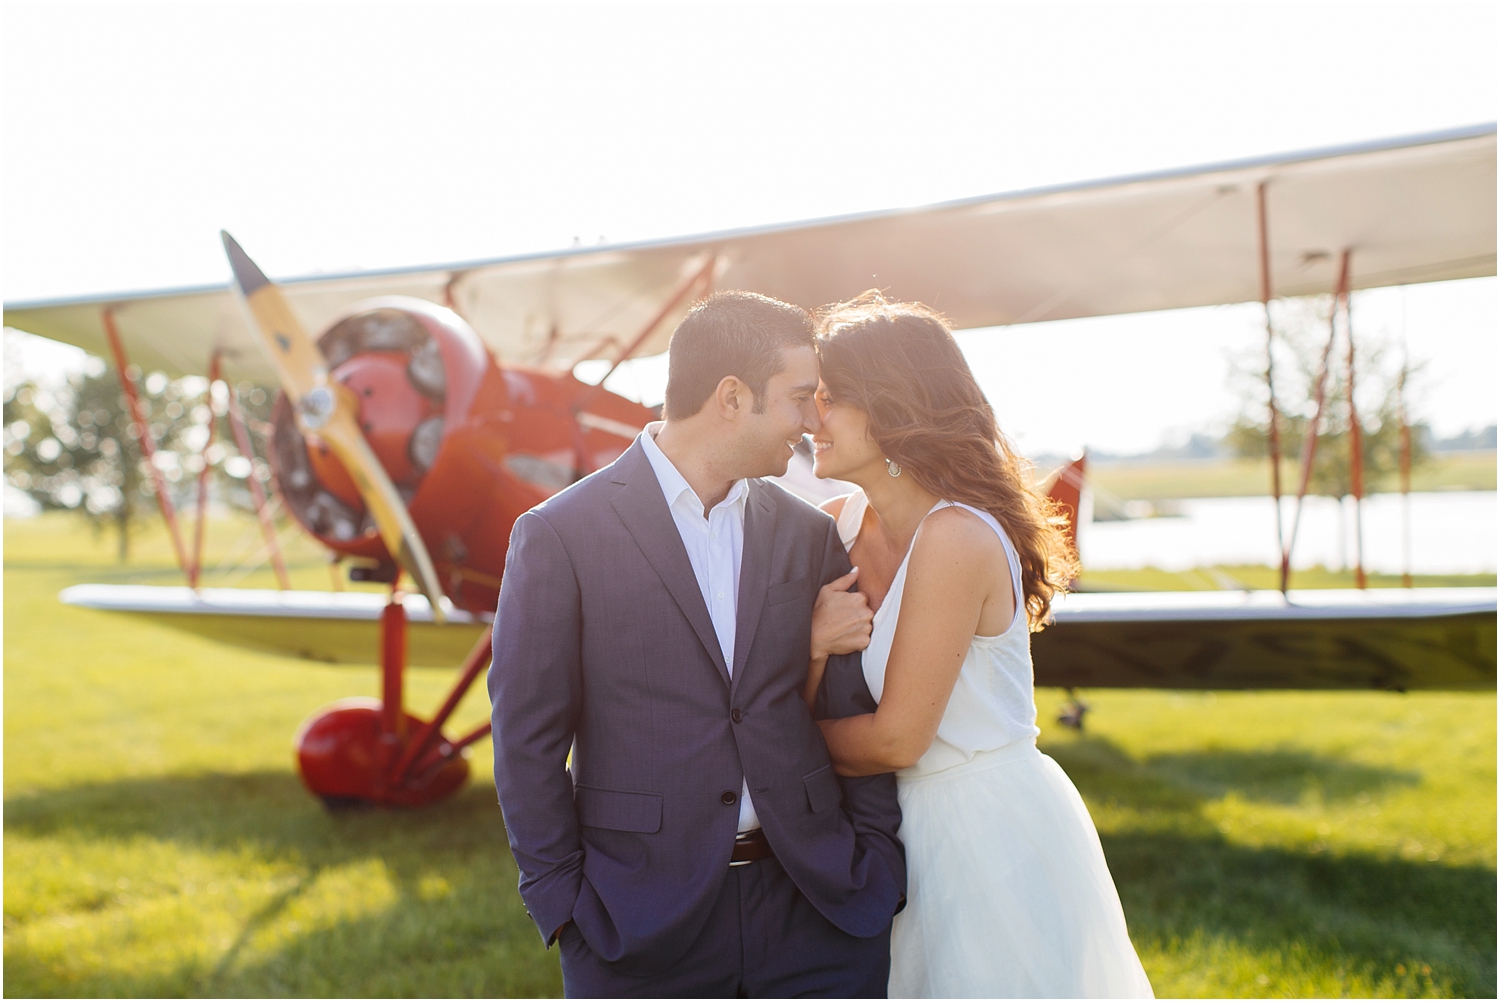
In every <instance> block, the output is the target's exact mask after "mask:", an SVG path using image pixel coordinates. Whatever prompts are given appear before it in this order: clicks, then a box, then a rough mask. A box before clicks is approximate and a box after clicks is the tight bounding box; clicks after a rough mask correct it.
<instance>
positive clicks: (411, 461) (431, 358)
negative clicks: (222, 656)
mask: <svg viewBox="0 0 1500 1002" xmlns="http://www.w3.org/2000/svg"><path fill="white" fill-rule="evenodd" d="M318 347H319V349H320V350H321V351H322V352H323V355H324V357H325V358H326V359H327V360H328V364H329V366H330V372H329V377H330V379H331V380H333V381H335V382H338V383H342V384H343V385H345V386H347V387H348V388H349V389H350V390H352V391H353V392H354V394H355V396H356V397H357V398H358V400H359V424H360V428H361V430H362V431H363V432H364V435H365V439H366V441H368V442H369V444H370V447H371V449H372V450H373V451H374V453H375V455H376V457H377V458H378V459H379V461H380V463H381V465H382V466H383V467H384V468H385V471H386V473H387V474H388V475H389V476H390V478H391V481H392V483H394V484H395V486H396V489H397V491H398V492H399V493H400V494H401V497H402V499H403V500H404V501H405V502H406V505H407V508H408V510H409V511H410V513H411V517H412V521H413V522H414V523H415V524H416V527H417V531H418V532H419V533H420V534H421V536H422V540H423V542H424V543H426V545H427V549H428V552H429V553H430V554H431V555H432V560H433V564H434V566H435V567H436V569H437V572H438V578H439V580H440V582H441V584H442V586H443V589H444V591H445V592H446V593H447V595H448V597H449V598H451V599H452V600H453V602H454V604H455V605H458V606H459V607H460V608H464V609H468V610H470V611H473V612H488V611H493V609H494V607H495V600H496V596H497V593H498V589H499V586H500V577H501V574H502V573H503V571H504V567H505V553H506V549H507V547H508V545H509V541H510V529H511V526H512V524H514V522H515V520H516V518H517V517H519V516H520V515H521V513H522V512H524V511H526V510H527V509H529V508H531V507H533V506H534V505H537V504H539V503H540V502H542V501H544V500H545V499H546V498H547V497H549V496H550V495H552V494H554V493H556V492H557V491H558V490H561V489H562V488H563V487H566V486H567V485H568V484H569V483H571V482H572V481H573V480H575V479H577V478H578V477H579V476H582V475H584V474H586V473H588V472H591V471H592V470H594V469H597V468H599V467H600V466H603V465H605V464H607V463H608V462H610V461H612V460H613V459H614V458H615V457H616V456H618V455H619V454H620V453H621V452H622V451H624V449H625V448H627V447H628V446H629V444H630V439H631V436H632V434H633V430H634V429H637V428H639V427H641V426H642V425H644V424H645V423H646V422H647V421H650V420H652V419H653V417H654V415H653V414H652V412H651V411H649V410H647V409H646V408H644V407H641V406H640V405H639V404H634V403H631V402H630V401H627V400H624V399H623V398H621V397H618V396H616V395H615V394H612V393H608V392H604V391H599V390H594V389H593V388H592V387H589V386H587V385H586V384H583V383H580V382H579V381H578V380H576V379H575V378H573V376H572V375H571V374H568V373H563V374H555V373H545V372H533V371H528V370H525V369H518V368H512V367H504V368H502V367H501V366H499V365H497V364H496V363H495V361H494V359H493V358H492V357H491V356H490V354H489V352H488V350H487V349H486V348H485V346H484V344H483V342H481V341H480V339H479V336H478V335H477V334H475V333H474V331H473V329H472V328H471V327H470V326H469V325H468V324H467V323H466V322H465V321H464V320H463V318H462V317H460V316H459V315H458V314H456V313H454V312H453V311H452V310H448V309H444V308H443V307H440V306H436V305H434V304H432V303H429V302H427V301H425V300H420V299H413V298H408V297H400V296H392V297H385V298H381V299H372V300H368V301H366V302H363V303H360V304H357V305H356V306H355V307H353V308H352V309H351V310H350V311H349V312H348V313H346V314H345V315H344V316H343V317H342V318H341V319H339V320H338V321H336V322H335V323H334V324H333V325H332V326H330V327H329V328H328V330H327V331H325V332H324V333H323V334H322V335H321V336H320V337H319V338H318ZM580 404H581V405H582V406H579V405H580ZM271 422H272V428H273V430H272V447H271V467H272V470H273V471H274V473H275V475H276V480H277V484H278V487H279V490H280V493H281V496H282V498H283V499H284V501H285V503H286V505H287V507H288V508H289V509H290V510H291V512H292V515H293V517H295V518H296V519H297V521H298V522H299V523H300V524H301V525H302V527H303V528H305V529H306V530H307V531H308V532H309V533H310V534H311V535H313V536H314V537H315V538H317V539H318V541H319V542H321V543H323V544H324V545H325V546H327V547H329V548H330V549H331V550H333V551H335V552H336V553H339V554H344V555H347V556H351V557H359V558H366V559H373V560H376V561H378V562H379V563H380V564H381V565H382V567H383V572H384V573H381V574H379V575H377V576H378V577H381V578H386V577H388V576H389V575H390V574H391V573H392V572H393V570H394V562H393V561H392V560H391V557H390V554H389V553H388V552H387V550H386V547H385V544H384V543H383V542H382V541H381V539H380V536H379V533H378V532H377V531H376V528H375V525H374V523H373V521H372V519H371V518H370V516H369V514H368V513H367V511H366V510H365V506H364V503H363V501H362V500H361V498H360V494H359V491H358V490H357V489H356V487H355V484H354V480H353V477H352V476H351V475H350V473H349V471H348V470H347V469H346V468H345V467H344V465H343V463H342V462H341V461H340V460H339V459H338V457H337V456H336V455H334V453H333V452H332V450H330V449H329V448H328V447H327V446H325V445H324V444H323V443H322V442H320V441H319V440H318V438H317V436H316V435H315V434H313V435H304V434H303V432H302V430H301V428H299V427H298V425H297V422H296V421H295V420H294V418H293V415H292V410H291V406H290V404H289V403H288V402H287V400H286V398H285V397H284V396H281V397H279V398H278V399H277V401H276V403H275V406H274V408H273V410H272V416H271Z"/></svg>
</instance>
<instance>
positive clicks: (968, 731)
mask: <svg viewBox="0 0 1500 1002" xmlns="http://www.w3.org/2000/svg"><path fill="white" fill-rule="evenodd" d="M869 504H870V502H869V499H868V498H866V497H865V493H864V491H861V490H856V491H855V492H854V493H853V494H851V495H850V496H849V498H848V500H846V501H845V502H844V508H843V510H842V511H841V512H839V519H838V528H839V537H840V538H841V539H842V540H843V541H844V548H845V549H848V548H849V547H851V546H853V545H854V540H855V537H856V536H858V535H859V528H860V526H861V525H862V524H863V522H864V517H865V509H866V508H867V507H869ZM947 507H958V508H963V509H965V510H967V511H971V512H973V513H974V514H975V515H978V516H979V517H980V518H981V519H983V520H984V523H985V524H986V525H988V526H989V527H990V528H991V529H994V530H995V532H996V534H997V535H999V537H1000V543H1001V545H1002V546H1004V547H1005V556H1006V559H1007V561H1008V562H1009V565H1010V583H1011V588H1012V589H1014V591H1015V596H1016V614H1015V616H1014V617H1013V618H1012V619H1011V623H1010V626H1009V628H1007V629H1006V631H1005V632H1004V633H1002V634H1000V635H999V636H994V637H980V636H976V637H974V639H973V641H972V642H971V643H970V644H969V651H968V653H967V654H966V655H965V656H964V663H963V666H962V667H961V668H960V669H959V671H958V682H957V683H956V684H955V685H954V687H953V695H952V697H950V698H949V700H948V708H947V710H945V711H944V712H943V719H942V721H941V722H940V723H939V724H938V731H937V737H936V738H934V739H933V742H932V747H931V748H929V749H927V753H926V754H924V755H923V756H922V757H921V758H920V759H919V760H918V761H917V763H916V764H915V765H913V766H911V767H910V768H907V769H903V770H901V771H900V772H898V773H897V774H896V775H897V776H902V777H915V776H925V775H929V774H931V773H934V772H940V771H942V770H943V769H949V768H952V767H953V766H955V765H962V764H964V763H965V762H968V761H969V760H970V759H972V758H973V757H974V756H975V755H977V754H979V753H980V752H986V751H993V750H994V749H996V748H1003V747H1005V746H1006V745H1009V744H1014V743H1016V742H1019V741H1025V742H1030V741H1033V740H1035V739H1036V736H1037V735H1038V734H1040V733H1041V731H1040V730H1039V729H1038V728H1037V726H1036V698H1035V696H1034V694H1033V691H1032V674H1031V631H1030V629H1029V627H1028V623H1027V619H1026V606H1025V596H1024V594H1023V593H1022V591H1021V562H1020V559H1019V558H1018V557H1017V556H1016V548H1015V546H1014V545H1013V544H1012V543H1011V541H1010V537H1009V536H1007V535H1006V534H1005V529H1004V528H1002V527H1001V525H1000V523H999V522H998V521H997V520H996V519H995V516H993V515H991V514H990V513H989V512H987V511H981V510H980V509H978V508H974V507H972V506H970V505H966V504H956V503H955V502H952V501H939V502H938V503H937V504H936V505H934V506H933V508H932V511H937V510H938V509H939V508H947ZM932 511H929V512H928V513H927V514H929V515H931V514H932ZM910 561H911V550H907V552H906V556H905V558H903V559H902V561H901V566H900V567H899V568H898V569H897V570H896V576H895V578H894V579H892V581H891V587H890V591H888V592H887V593H886V596H885V601H884V602H883V603H881V606H880V608H879V609H877V610H876V611H875V622H874V624H873V626H872V628H871V631H870V646H869V647H867V648H865V653H864V671H865V682H866V684H868V685H869V687H870V694H871V695H873V696H874V697H875V701H876V702H879V701H880V697H881V694H882V693H883V692H884V691H885V666H886V661H887V660H888V659H889V658H890V656H891V642H892V641H893V640H894V639H895V637H896V624H897V622H898V621H899V620H900V617H901V595H902V592H903V590H904V589H905V587H906V566H907V564H908V563H909V562H910Z"/></svg>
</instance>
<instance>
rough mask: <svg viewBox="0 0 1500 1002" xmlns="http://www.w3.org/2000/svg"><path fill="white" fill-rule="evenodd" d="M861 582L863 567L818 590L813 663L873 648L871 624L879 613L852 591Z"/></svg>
mask: <svg viewBox="0 0 1500 1002" xmlns="http://www.w3.org/2000/svg"><path fill="white" fill-rule="evenodd" d="M857 580H859V568H858V567H856V568H854V569H853V570H852V571H850V572H849V573H848V574H845V575H844V576H843V577H841V578H839V579H837V580H836V581H830V582H828V583H827V584H826V585H824V586H823V587H822V588H821V589H819V591H818V599H817V601H816V602H814V603H813V614H812V655H811V657H812V660H814V661H819V660H826V659H827V658H828V656H829V655H830V654H853V653H855V652H856V651H862V650H864V649H865V648H866V647H868V646H870V623H871V621H872V620H873V619H874V618H875V614H874V613H872V612H871V611H870V600H869V599H867V598H865V596H863V595H861V594H860V593H859V592H857V591H850V590H849V589H850V588H853V587H854V582H855V581H857Z"/></svg>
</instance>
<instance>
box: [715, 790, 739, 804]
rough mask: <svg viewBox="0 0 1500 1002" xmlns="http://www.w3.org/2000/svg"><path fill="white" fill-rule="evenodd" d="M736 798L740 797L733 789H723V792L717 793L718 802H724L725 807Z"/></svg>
mask: <svg viewBox="0 0 1500 1002" xmlns="http://www.w3.org/2000/svg"><path fill="white" fill-rule="evenodd" d="M738 799H740V798H739V794H737V793H735V792H734V791H733V790H725V791H724V792H723V793H721V794H719V802H720V803H722V804H724V805H725V806H726V807H728V806H732V805H733V804H734V802H735V801H736V800H738Z"/></svg>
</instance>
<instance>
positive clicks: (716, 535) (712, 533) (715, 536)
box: [708, 532, 719, 539]
mask: <svg viewBox="0 0 1500 1002" xmlns="http://www.w3.org/2000/svg"><path fill="white" fill-rule="evenodd" d="M708 538H709V539H718V538H719V534H718V533H717V532H710V533H709V534H708Z"/></svg>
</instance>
